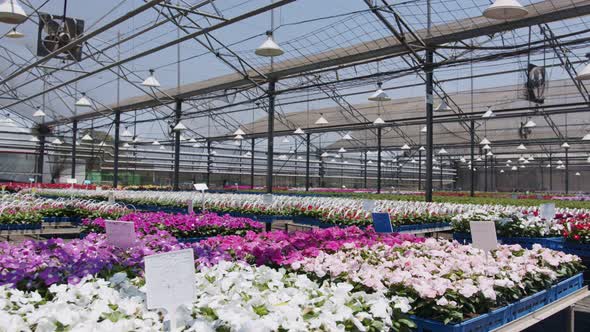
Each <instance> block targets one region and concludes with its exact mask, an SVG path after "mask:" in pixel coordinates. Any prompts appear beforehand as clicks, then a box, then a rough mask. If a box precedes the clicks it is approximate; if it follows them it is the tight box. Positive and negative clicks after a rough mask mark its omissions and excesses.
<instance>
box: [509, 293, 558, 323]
mask: <svg viewBox="0 0 590 332" xmlns="http://www.w3.org/2000/svg"><path fill="white" fill-rule="evenodd" d="M550 302H551V301H550V298H549V292H548V291H547V290H544V291H540V292H538V293H536V294H533V295H531V296H528V297H525V298H523V299H520V300H518V301H516V302H514V303H512V304H511V307H512V312H511V315H512V320H515V319H518V318H520V317H522V316H526V315H528V314H529V313H531V312H533V311H535V310H538V309H540V308H542V307H544V306H546V305H547V304H548V303H550Z"/></svg>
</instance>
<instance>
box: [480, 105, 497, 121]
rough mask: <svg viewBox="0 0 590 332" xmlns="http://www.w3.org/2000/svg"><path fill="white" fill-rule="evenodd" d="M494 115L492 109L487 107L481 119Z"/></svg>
mask: <svg viewBox="0 0 590 332" xmlns="http://www.w3.org/2000/svg"><path fill="white" fill-rule="evenodd" d="M494 115H495V114H494V111H492V108H491V107H488V110H487V111H486V112H485V113H484V114H483V115H482V116H481V117H482V118H491V117H493V116H494Z"/></svg>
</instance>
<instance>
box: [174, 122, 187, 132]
mask: <svg viewBox="0 0 590 332" xmlns="http://www.w3.org/2000/svg"><path fill="white" fill-rule="evenodd" d="M186 129H187V128H186V126H185V125H184V124H183V123H182V122H180V121H178V123H177V124H176V126H174V128H172V130H173V131H184V130H186Z"/></svg>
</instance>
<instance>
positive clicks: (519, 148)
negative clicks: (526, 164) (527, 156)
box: [516, 144, 526, 150]
mask: <svg viewBox="0 0 590 332" xmlns="http://www.w3.org/2000/svg"><path fill="white" fill-rule="evenodd" d="M516 150H526V146H524V144H520V145H519V146H517V147H516Z"/></svg>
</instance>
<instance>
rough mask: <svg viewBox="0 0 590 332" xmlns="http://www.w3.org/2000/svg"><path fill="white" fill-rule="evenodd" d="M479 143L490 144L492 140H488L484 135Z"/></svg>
mask: <svg viewBox="0 0 590 332" xmlns="http://www.w3.org/2000/svg"><path fill="white" fill-rule="evenodd" d="M479 144H480V145H490V144H492V142H490V140H489V139H487V138H486V137H484V138H483V139H482V140H481V142H479Z"/></svg>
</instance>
